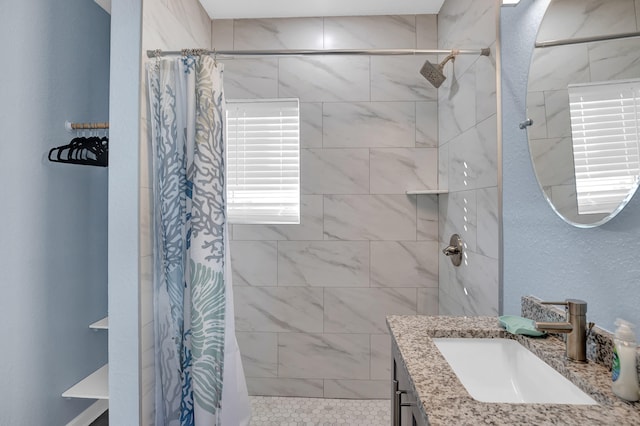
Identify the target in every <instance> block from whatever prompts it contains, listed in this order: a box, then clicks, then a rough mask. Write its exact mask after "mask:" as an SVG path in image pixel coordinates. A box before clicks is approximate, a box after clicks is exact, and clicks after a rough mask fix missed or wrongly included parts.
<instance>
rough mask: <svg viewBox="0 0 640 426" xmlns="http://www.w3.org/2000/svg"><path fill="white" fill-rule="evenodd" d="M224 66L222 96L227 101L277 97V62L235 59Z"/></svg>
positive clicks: (274, 60)
mask: <svg viewBox="0 0 640 426" xmlns="http://www.w3.org/2000/svg"><path fill="white" fill-rule="evenodd" d="M221 62H222V63H223V64H224V91H225V93H224V95H225V97H226V98H227V99H254V98H257V99H261V98H277V97H278V60H277V59H274V58H260V59H235V60H233V61H228V60H227V61H221Z"/></svg>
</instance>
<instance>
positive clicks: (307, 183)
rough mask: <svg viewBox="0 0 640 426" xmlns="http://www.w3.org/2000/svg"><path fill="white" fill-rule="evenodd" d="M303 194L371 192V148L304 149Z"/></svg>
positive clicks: (301, 164) (302, 163)
mask: <svg viewBox="0 0 640 426" xmlns="http://www.w3.org/2000/svg"><path fill="white" fill-rule="evenodd" d="M300 160H301V161H300V168H301V171H302V179H301V180H302V193H303V194H368V193H369V150H368V149H303V150H302V151H301V159H300Z"/></svg>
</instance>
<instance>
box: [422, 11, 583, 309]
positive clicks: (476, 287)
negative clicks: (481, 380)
mask: <svg viewBox="0 0 640 426" xmlns="http://www.w3.org/2000/svg"><path fill="white" fill-rule="evenodd" d="M496 7H499V6H498V3H497V2H489V1H486V2H485V1H473V0H446V1H445V2H444V4H443V6H442V9H441V11H440V14H439V15H438V46H439V47H440V48H441V49H450V48H456V47H457V48H465V49H478V48H484V47H489V48H490V51H491V54H490V56H489V57H485V56H475V55H459V56H457V57H456V59H455V62H454V63H453V64H450V63H449V64H447V66H446V67H445V75H446V76H447V80H446V81H445V82H444V83H443V85H442V86H441V87H440V89H439V90H438V102H439V105H438V122H439V124H438V132H439V143H440V146H439V149H438V169H439V175H438V179H439V185H440V188H441V189H448V190H449V191H450V192H449V194H447V195H440V196H439V197H438V202H439V215H438V216H439V239H440V247H439V248H440V249H443V248H444V247H446V246H447V245H448V243H449V237H450V236H451V234H453V233H457V234H460V235H461V237H462V239H463V241H464V249H465V256H463V263H462V265H461V266H460V267H454V266H453V265H452V264H451V261H450V260H449V258H447V257H445V256H443V255H441V254H440V255H439V256H438V261H439V266H438V274H439V288H438V289H431V288H425V289H418V312H420V313H424V314H430V315H433V314H441V315H478V314H480V313H488V312H494V310H496V312H497V308H496V307H497V304H498V292H497V289H498V285H497V282H498V280H497V261H496V260H495V259H491V258H484V257H482V256H479V255H477V254H476V253H475V252H476V250H483V252H485V251H487V252H488V251H490V252H492V253H493V252H494V247H496V246H497V244H494V238H495V241H497V228H493V227H492V224H493V222H492V218H493V217H497V215H498V211H497V203H495V204H494V203H492V201H493V199H492V198H491V197H490V194H493V193H496V194H497V183H498V180H497V178H498V176H497V167H498V163H497V157H498V151H497V116H496V108H497V103H496V95H497V93H496V69H495V67H496V65H495V49H496V19H495V16H496V12H497V11H496ZM463 46H464V47H463ZM571 66H572V67H576V69H578V70H579V69H580V66H579V65H576V64H571ZM541 79H542V78H541ZM485 196H486V197H485ZM494 207H495V210H492V209H493V208H494ZM480 208H481V209H483V210H482V212H480V211H479V209H480ZM485 209H486V210H485ZM418 217H420V213H419V216H418ZM480 220H482V225H480V224H479V221H480ZM419 223H420V222H419ZM480 226H483V227H487V228H485V229H483V230H482V231H480V230H479V227H480ZM483 258H484V259H488V261H487V262H484V261H478V259H483ZM491 262H493V263H491ZM487 263H490V264H491V265H495V266H496V268H495V272H493V270H492V273H486V268H487ZM489 269H491V268H489ZM485 288H488V289H491V290H494V289H495V290H496V291H495V292H492V291H484V289H485ZM470 295H471V296H470ZM472 296H473V297H472Z"/></svg>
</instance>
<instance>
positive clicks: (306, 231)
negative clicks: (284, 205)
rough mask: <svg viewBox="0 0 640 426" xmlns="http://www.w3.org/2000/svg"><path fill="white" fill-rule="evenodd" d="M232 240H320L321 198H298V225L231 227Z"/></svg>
mask: <svg viewBox="0 0 640 426" xmlns="http://www.w3.org/2000/svg"><path fill="white" fill-rule="evenodd" d="M233 239H234V240H322V239H324V236H323V233H322V196H321V195H301V196H300V224H299V225H233ZM231 254H232V256H233V251H232V252H231Z"/></svg>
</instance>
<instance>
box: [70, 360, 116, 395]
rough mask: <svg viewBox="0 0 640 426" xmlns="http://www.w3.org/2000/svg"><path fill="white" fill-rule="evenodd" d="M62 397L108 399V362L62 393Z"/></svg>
mask: <svg viewBox="0 0 640 426" xmlns="http://www.w3.org/2000/svg"><path fill="white" fill-rule="evenodd" d="M62 397H63V398H88V399H109V364H106V365H103V366H102V367H100V368H99V369H98V370H96V371H94V372H93V373H91V374H90V375H89V376H87V377H85V378H84V379H82V380H80V381H79V382H78V383H76V384H75V385H73V386H72V387H71V388H69V389H68V390H67V391H66V392H64V393H63V394H62Z"/></svg>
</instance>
